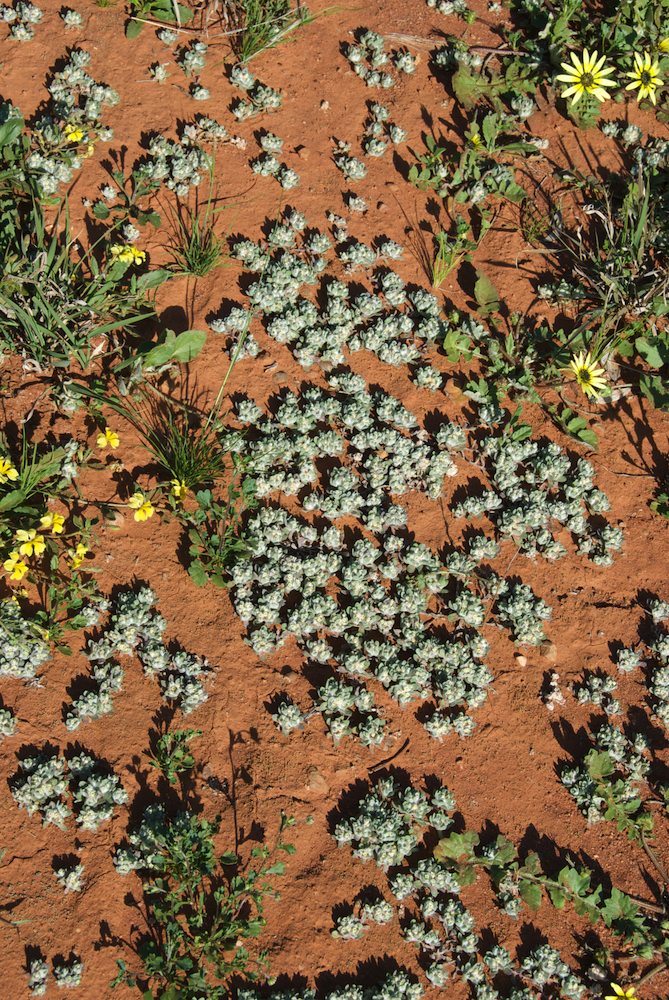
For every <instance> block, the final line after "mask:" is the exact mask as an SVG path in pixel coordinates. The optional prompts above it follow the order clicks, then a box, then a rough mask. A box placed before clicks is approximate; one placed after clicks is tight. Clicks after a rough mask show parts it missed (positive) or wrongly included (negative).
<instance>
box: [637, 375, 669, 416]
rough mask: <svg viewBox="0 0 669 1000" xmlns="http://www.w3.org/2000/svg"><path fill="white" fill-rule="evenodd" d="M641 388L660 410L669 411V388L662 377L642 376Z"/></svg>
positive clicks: (640, 380)
mask: <svg viewBox="0 0 669 1000" xmlns="http://www.w3.org/2000/svg"><path fill="white" fill-rule="evenodd" d="M639 388H640V389H641V391H642V393H643V394H644V396H645V397H646V399H648V400H650V402H651V403H652V404H653V406H654V407H655V408H656V409H658V410H669V387H668V386H667V382H666V379H663V378H662V377H661V376H660V375H642V376H641V378H640V379H639Z"/></svg>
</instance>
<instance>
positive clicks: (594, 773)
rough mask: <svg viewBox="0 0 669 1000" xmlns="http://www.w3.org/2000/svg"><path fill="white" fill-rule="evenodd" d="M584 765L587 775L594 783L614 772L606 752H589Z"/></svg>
mask: <svg viewBox="0 0 669 1000" xmlns="http://www.w3.org/2000/svg"><path fill="white" fill-rule="evenodd" d="M585 763H586V767H587V768H588V774H589V775H590V777H591V778H594V780H595V781H599V780H601V779H602V778H608V777H609V775H611V774H613V772H614V771H615V767H614V764H613V761H612V759H611V756H610V754H609V753H608V752H607V751H606V750H601V751H600V750H591V751H590V752H589V753H588V754H587V755H586V758H585Z"/></svg>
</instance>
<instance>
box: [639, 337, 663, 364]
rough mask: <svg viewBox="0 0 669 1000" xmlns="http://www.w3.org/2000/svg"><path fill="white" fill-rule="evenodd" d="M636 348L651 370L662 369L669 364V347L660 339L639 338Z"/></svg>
mask: <svg viewBox="0 0 669 1000" xmlns="http://www.w3.org/2000/svg"><path fill="white" fill-rule="evenodd" d="M634 346H635V347H636V349H637V351H638V353H639V354H640V355H641V357H642V358H643V359H644V361H645V362H646V364H648V365H650V367H651V368H662V366H663V365H666V364H667V363H669V347H668V346H667V344H666V343H665V342H664V341H663V340H662V339H661V338H660V337H653V339H652V340H649V339H648V337H637V338H636V340H635V342H634Z"/></svg>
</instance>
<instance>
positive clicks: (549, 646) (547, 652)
mask: <svg viewBox="0 0 669 1000" xmlns="http://www.w3.org/2000/svg"><path fill="white" fill-rule="evenodd" d="M539 653H540V655H541V656H543V658H544V659H545V660H548V662H549V663H555V662H556V661H557V647H556V645H555V643H554V642H542V643H541V646H540V647H539Z"/></svg>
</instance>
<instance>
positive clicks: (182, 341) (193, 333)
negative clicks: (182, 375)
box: [143, 330, 207, 368]
mask: <svg viewBox="0 0 669 1000" xmlns="http://www.w3.org/2000/svg"><path fill="white" fill-rule="evenodd" d="M206 340H207V334H206V333H205V332H204V330H184V332H183V333H180V334H179V336H178V337H177V336H175V334H174V331H173V330H166V331H165V340H164V342H163V343H162V344H158V345H157V346H156V347H154V348H153V349H152V350H150V351H149V352H148V353H147V354H145V355H144V358H143V360H144V364H145V365H146V367H147V368H160V367H161V366H162V365H166V364H168V363H169V362H170V361H177V362H179V363H181V364H185V363H186V362H188V361H192V360H193V358H196V357H197V356H198V354H199V353H200V351H201V350H202V348H203V347H204V345H205V342H206Z"/></svg>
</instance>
